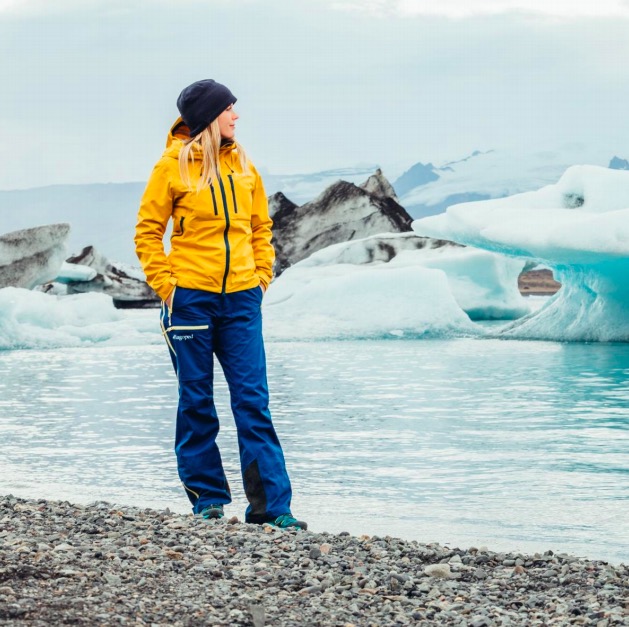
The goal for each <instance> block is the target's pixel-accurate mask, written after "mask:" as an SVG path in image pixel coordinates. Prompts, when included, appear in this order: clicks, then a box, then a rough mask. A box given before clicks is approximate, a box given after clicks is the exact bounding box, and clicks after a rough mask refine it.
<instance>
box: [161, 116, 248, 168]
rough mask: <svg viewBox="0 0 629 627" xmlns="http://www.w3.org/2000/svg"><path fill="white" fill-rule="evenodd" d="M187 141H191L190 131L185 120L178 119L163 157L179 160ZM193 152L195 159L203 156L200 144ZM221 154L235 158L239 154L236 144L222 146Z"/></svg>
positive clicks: (171, 128) (232, 142)
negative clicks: (180, 152)
mask: <svg viewBox="0 0 629 627" xmlns="http://www.w3.org/2000/svg"><path fill="white" fill-rule="evenodd" d="M187 139H190V129H189V128H188V127H187V126H186V123H185V122H184V121H183V119H182V118H181V117H178V118H177V119H176V120H175V122H174V123H173V125H172V126H171V127H170V130H169V131H168V136H167V137H166V149H165V150H164V155H163V156H164V157H172V158H173V159H178V158H179V151H180V150H181V148H182V146H183V144H184V141H185V140H187ZM193 152H194V153H195V159H199V158H200V156H201V147H200V146H199V145H198V144H195V145H194V147H193ZM220 153H221V156H225V157H227V156H229V157H232V158H234V157H235V156H236V155H237V154H238V153H237V152H236V142H234V141H229V142H226V143H224V144H222V145H221V149H220ZM201 158H202V157H201Z"/></svg>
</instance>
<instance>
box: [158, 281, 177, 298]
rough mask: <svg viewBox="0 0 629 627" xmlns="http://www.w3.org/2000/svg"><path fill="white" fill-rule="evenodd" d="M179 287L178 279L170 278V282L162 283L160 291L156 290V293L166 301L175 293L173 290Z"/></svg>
mask: <svg viewBox="0 0 629 627" xmlns="http://www.w3.org/2000/svg"><path fill="white" fill-rule="evenodd" d="M175 285H177V279H176V278H175V277H172V276H171V277H170V279H168V281H166V282H165V283H162V284H161V286H160V288H159V289H158V290H155V293H156V294H157V295H158V296H159V297H160V298H161V299H162V300H163V301H165V300H166V299H167V298H168V297H169V296H170V294H171V293H172V291H173V288H174V287H175Z"/></svg>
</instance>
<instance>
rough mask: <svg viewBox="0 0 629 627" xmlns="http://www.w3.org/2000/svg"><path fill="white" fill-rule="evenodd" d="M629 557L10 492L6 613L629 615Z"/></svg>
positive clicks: (460, 626) (56, 619)
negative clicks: (523, 549)
mask: <svg viewBox="0 0 629 627" xmlns="http://www.w3.org/2000/svg"><path fill="white" fill-rule="evenodd" d="M628 598H629V568H628V567H627V566H624V565H613V564H607V563H605V562H602V561H596V560H586V559H580V558H576V557H573V556H570V555H565V554H557V553H553V552H552V551H547V552H545V553H543V554H540V553H537V554H534V555H522V554H520V553H506V552H493V551H491V550H490V549H489V548H487V547H485V546H481V547H480V548H478V549H475V548H474V547H470V548H469V549H467V550H463V549H459V548H457V549H454V550H453V549H450V548H448V547H443V546H440V545H438V544H434V543H431V544H422V543H419V542H414V541H413V542H408V541H404V540H400V539H397V538H391V537H389V536H386V537H384V538H383V537H377V536H373V537H370V536H362V537H354V536H351V535H350V534H349V533H347V532H343V533H340V534H338V535H335V534H330V533H313V532H294V531H290V530H287V531H282V530H278V529H275V528H271V527H259V526H256V525H248V524H245V523H241V522H239V521H238V519H236V518H235V517H234V518H232V519H229V520H225V519H222V520H218V521H213V522H212V523H210V524H208V523H207V522H205V521H199V520H198V519H195V518H194V517H192V516H183V515H178V514H174V513H173V512H171V511H170V510H163V511H155V510H151V509H142V508H134V507H123V506H118V505H116V506H113V505H111V504H108V503H103V502H99V503H93V504H91V505H88V506H84V505H72V504H70V503H68V502H54V501H46V500H42V499H40V500H27V499H19V498H16V497H13V496H5V497H0V624H11V625H15V626H16V627H21V626H26V625H32V626H33V627H40V626H41V627H43V626H45V625H55V624H80V625H124V624H127V625H145V626H153V625H154V626H155V627H158V626H161V625H174V626H175V625H176V626H179V625H181V626H185V625H206V624H211V625H217V626H225V627H227V626H230V627H231V626H232V625H233V626H235V627H241V626H244V625H253V627H265V625H279V626H284V625H285V626H286V627H297V626H301V625H325V626H326V627H328V626H330V627H362V626H366V627H371V626H374V627H375V626H380V625H417V626H418V627H432V626H433V625H439V626H441V625H444V626H446V627H449V626H451V627H518V626H522V627H524V626H537V625H539V626H541V625H549V626H550V625H552V626H555V625H559V626H561V625H595V626H596V627H616V626H617V625H626V624H629V605H628V604H627V599H628Z"/></svg>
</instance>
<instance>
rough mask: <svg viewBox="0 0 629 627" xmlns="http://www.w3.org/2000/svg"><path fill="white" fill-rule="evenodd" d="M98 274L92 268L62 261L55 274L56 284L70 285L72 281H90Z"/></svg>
mask: <svg viewBox="0 0 629 627" xmlns="http://www.w3.org/2000/svg"><path fill="white" fill-rule="evenodd" d="M97 274H98V273H97V272H96V270H94V268H90V267H89V266H83V265H81V264H78V263H68V262H67V261H64V262H63V264H61V268H60V270H59V272H58V273H57V278H56V279H55V281H56V282H57V283H70V282H72V281H91V280H92V279H93V278H94V277H95V276H96V275H97Z"/></svg>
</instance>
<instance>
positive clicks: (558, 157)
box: [393, 143, 629, 218]
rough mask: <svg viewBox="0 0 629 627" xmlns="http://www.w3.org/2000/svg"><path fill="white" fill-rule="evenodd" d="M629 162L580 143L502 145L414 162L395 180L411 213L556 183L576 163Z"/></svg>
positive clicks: (626, 164) (436, 210) (430, 211)
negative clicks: (437, 161)
mask: <svg viewBox="0 0 629 627" xmlns="http://www.w3.org/2000/svg"><path fill="white" fill-rule="evenodd" d="M608 163H609V167H614V168H617V169H618V168H629V162H627V161H625V160H624V159H620V158H618V157H614V159H612V160H611V162H610V161H609V153H607V154H605V153H603V152H602V151H597V150H592V149H590V148H589V147H587V146H584V145H581V144H576V143H575V144H572V145H569V146H564V147H562V148H560V149H558V150H553V151H544V152H537V153H532V154H521V153H517V154H516V153H510V152H508V151H505V150H490V151H487V152H480V151H475V152H473V153H472V154H471V155H469V156H468V157H466V158H465V159H461V160H459V161H451V162H448V163H445V164H443V165H441V166H434V165H433V164H431V163H429V164H427V165H424V164H422V163H418V164H415V165H414V166H413V167H412V168H410V169H409V170H408V171H407V172H405V173H404V174H403V175H402V176H401V177H399V178H398V179H397V180H396V181H395V182H394V183H393V187H394V188H395V190H396V192H397V194H398V196H399V197H400V204H401V205H402V206H404V207H405V208H406V210H407V211H408V212H409V213H410V214H411V215H412V216H413V217H414V218H420V217H425V216H429V215H435V214H438V213H442V212H443V211H445V209H446V208H447V207H449V206H451V205H455V204H459V203H464V202H472V201H478V200H488V199H490V198H503V197H506V196H511V195H513V194H517V193H520V192H527V191H532V190H536V189H539V188H540V187H543V186H545V185H549V184H551V183H555V182H556V181H557V180H558V179H559V177H560V176H561V175H562V174H563V173H564V172H565V170H566V169H567V168H568V167H570V166H571V165H575V164H590V165H607V164H608Z"/></svg>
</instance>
